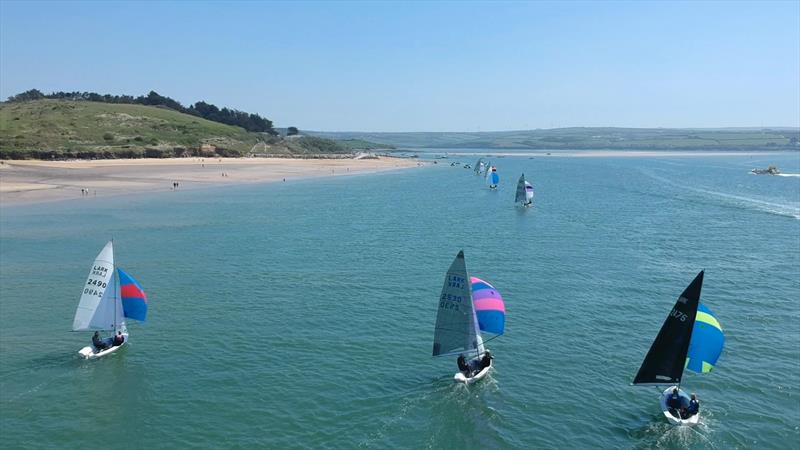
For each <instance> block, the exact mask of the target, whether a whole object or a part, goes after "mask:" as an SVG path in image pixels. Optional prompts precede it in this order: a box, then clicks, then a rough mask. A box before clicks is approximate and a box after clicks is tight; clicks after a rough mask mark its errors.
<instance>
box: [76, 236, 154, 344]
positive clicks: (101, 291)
mask: <svg viewBox="0 0 800 450" xmlns="http://www.w3.org/2000/svg"><path fill="white" fill-rule="evenodd" d="M114 269H115V267H114V244H113V242H109V243H108V244H106V246H105V247H103V250H102V251H100V254H99V255H97V258H95V260H94V264H93V265H92V268H91V270H89V277H88V278H87V279H86V284H84V286H83V293H82V294H81V299H80V302H79V303H78V309H77V310H76V311H75V319H74V320H73V322H72V331H111V332H112V333H113V334H112V336H115V335H117V332H120V333H121V334H122V337H123V341H122V344H120V345H112V344H113V337H108V338H106V339H104V340H103V344H105V346H106V348H103V349H101V348H98V347H96V346H94V345H89V346H86V347H84V348H82V349H80V351H78V354H79V355H81V356H82V357H84V358H86V359H94V358H100V357H102V356H105V355H108V354H110V353H114V352H116V351H117V350H119V349H120V348H122V347H123V346H125V344H127V343H128V329H127V327H126V325H125V319H126V318H129V319H134V320H139V321H142V322H143V321H144V320H145V319H146V317H147V296H146V295H145V293H144V290H143V289H142V286H141V285H140V284H139V282H137V281H136V280H135V279H134V278H133V277H132V276H130V275H128V274H127V273H126V272H125V271H123V270H122V269H117V270H114Z"/></svg>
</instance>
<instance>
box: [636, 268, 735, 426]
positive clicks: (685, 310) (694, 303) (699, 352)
mask: <svg viewBox="0 0 800 450" xmlns="http://www.w3.org/2000/svg"><path fill="white" fill-rule="evenodd" d="M703 274H704V272H703V271H700V273H699V274H697V276H696V277H695V279H694V280H693V281H692V282H691V284H689V286H688V287H687V288H686V289H685V290H684V291H683V293H682V294H681V295H680V297H678V301H676V302H675V306H673V308H672V311H670V313H669V315H668V316H667V319H666V320H665V321H664V324H663V325H662V326H661V330H660V331H659V332H658V336H656V339H655V341H653V345H652V346H651V347H650V350H649V351H648V352H647V356H645V358H644V361H643V362H642V366H641V367H640V368H639V372H638V373H637V374H636V378H635V379H634V380H633V384H634V385H665V384H666V385H669V386H670V387H668V388H667V389H666V390H664V391H663V392H662V393H661V398H660V403H661V410H662V411H663V412H664V416H665V417H666V418H667V420H668V421H669V423H671V424H673V425H695V424H697V423H698V422H699V420H700V413H699V412H698V413H697V414H689V413H688V411H687V409H688V407H689V401H690V397H689V395H687V394H686V392H684V391H683V390H681V389H680V387H681V378H682V377H683V370H684V368H687V369H689V370H691V371H693V372H698V373H707V372H710V371H711V369H712V368H713V367H714V365H715V364H716V363H717V359H719V356H720V354H721V353H722V348H723V347H724V345H725V336H724V334H723V333H722V326H721V325H720V324H719V321H718V320H717V318H716V317H715V316H714V314H713V313H712V312H711V310H709V309H708V308H707V307H706V306H705V305H703V304H701V303H700V290H701V288H702V286H703ZM675 389H677V391H678V397H679V398H678V399H676V403H679V404H680V406H679V407H677V408H675V407H670V405H669V403H670V402H669V400H670V396H671V395H672V393H673V390H675ZM675 406H677V405H675Z"/></svg>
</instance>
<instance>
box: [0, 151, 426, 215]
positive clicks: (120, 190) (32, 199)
mask: <svg viewBox="0 0 800 450" xmlns="http://www.w3.org/2000/svg"><path fill="white" fill-rule="evenodd" d="M423 164H424V163H422V162H419V161H417V160H415V159H414V160H412V159H404V158H395V157H386V156H382V157H379V158H376V159H370V158H363V159H355V158H347V159H343V158H335V159H299V158H219V157H214V158H201V157H193V158H153V159H147V158H143V159H102V160H69V161H42V160H3V161H2V163H0V206H2V207H5V206H14V205H24V204H31V203H42V202H53V201H62V200H70V199H79V198H82V197H90V198H94V197H108V196H113V195H124V194H134V193H146V192H153V193H156V192H163V193H167V192H171V191H173V190H175V188H174V185H173V183H178V185H177V190H186V189H196V188H202V187H212V186H220V185H234V184H246V183H268V182H281V181H283V180H286V181H290V180H298V179H305V178H314V177H330V176H342V175H345V176H346V175H355V174H364V173H375V172H382V171H387V170H398V169H404V168H412V167H418V166H420V165H423Z"/></svg>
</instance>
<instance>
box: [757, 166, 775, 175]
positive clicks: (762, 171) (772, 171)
mask: <svg viewBox="0 0 800 450" xmlns="http://www.w3.org/2000/svg"><path fill="white" fill-rule="evenodd" d="M750 173H753V174H756V175H780V174H781V171H780V169H778V167H777V166H769V167H767V168H766V169H753V170H751V171H750Z"/></svg>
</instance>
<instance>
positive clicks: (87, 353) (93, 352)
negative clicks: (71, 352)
mask: <svg viewBox="0 0 800 450" xmlns="http://www.w3.org/2000/svg"><path fill="white" fill-rule="evenodd" d="M122 336H123V337H124V338H125V340H124V341H123V342H122V345H117V346H113V347H108V348H107V349H105V350H98V349H96V348H95V346H94V345H87V346H86V347H83V348H82V349H80V350H78V354H79V355H80V356H81V357H82V358H84V359H97V358H102V357H103V356H106V355H109V354H111V353H114V352H116V351H117V350H119V349H121V348H122V347H124V346H125V344H127V343H128V335H127V334H123V335H122ZM103 342H105V343H107V344H108V345H111V342H112V338H106V339H103Z"/></svg>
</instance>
